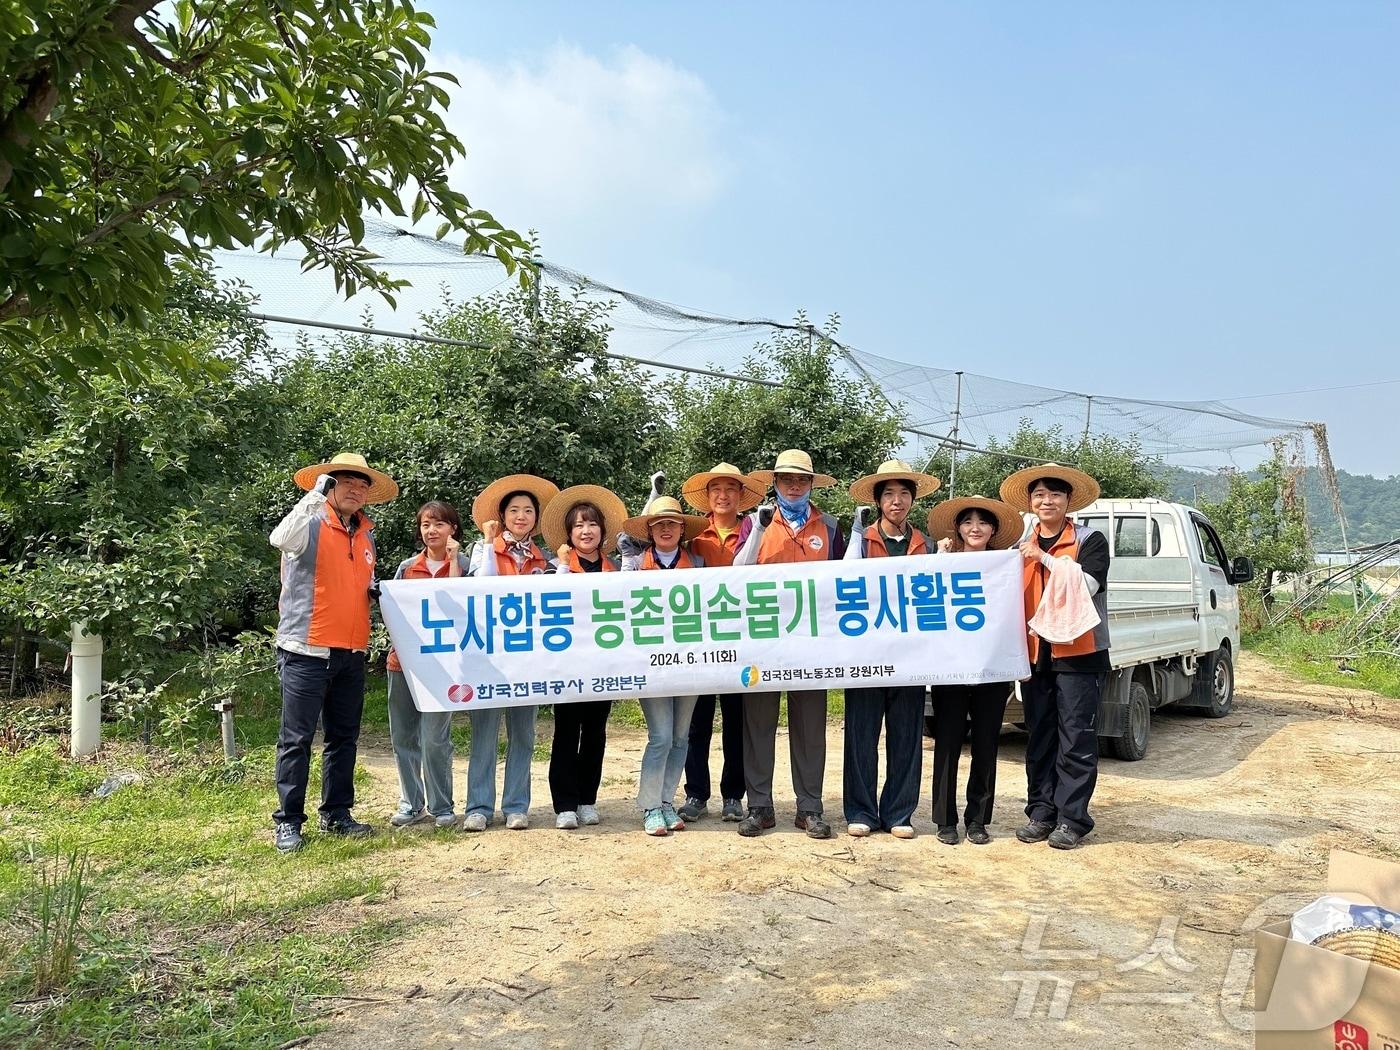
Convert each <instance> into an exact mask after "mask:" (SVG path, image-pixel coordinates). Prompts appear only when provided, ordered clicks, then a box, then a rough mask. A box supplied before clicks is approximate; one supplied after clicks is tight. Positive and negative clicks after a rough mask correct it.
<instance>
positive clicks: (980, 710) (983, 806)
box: [933, 682, 1011, 828]
mask: <svg viewBox="0 0 1400 1050" xmlns="http://www.w3.org/2000/svg"><path fill="white" fill-rule="evenodd" d="M1010 694H1011V685H1010V683H1008V682H990V683H987V684H985V685H941V686H936V687H935V688H934V690H933V822H934V823H935V824H937V825H938V826H939V827H940V828H948V827H952V828H955V827H957V826H958V762H959V760H960V759H961V758H962V749H963V739H964V738H965V737H966V736H967V723H968V719H969V718H971V720H972V740H971V746H972V765H971V768H970V769H969V770H968V773H967V808H966V809H965V810H963V823H964V824H966V825H968V826H969V827H970V826H972V825H974V824H980V825H982V826H983V827H986V826H987V825H988V824H990V823H991V822H992V802H993V801H994V798H995V796H996V788H997V743H998V741H999V739H1000V737H1001V722H1002V719H1003V718H1004V717H1005V716H1006V701H1007V699H1008V698H1009V696H1010Z"/></svg>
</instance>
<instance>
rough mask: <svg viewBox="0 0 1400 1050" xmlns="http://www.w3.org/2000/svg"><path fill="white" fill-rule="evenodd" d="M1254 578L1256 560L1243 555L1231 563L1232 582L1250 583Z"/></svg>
mask: <svg viewBox="0 0 1400 1050" xmlns="http://www.w3.org/2000/svg"><path fill="white" fill-rule="evenodd" d="M1252 579H1254V562H1252V561H1250V560H1249V559H1248V558H1246V557H1244V556H1243V555H1241V556H1240V557H1238V558H1236V559H1235V560H1234V561H1232V562H1231V563H1230V582H1231V583H1248V582H1249V581H1250V580H1252Z"/></svg>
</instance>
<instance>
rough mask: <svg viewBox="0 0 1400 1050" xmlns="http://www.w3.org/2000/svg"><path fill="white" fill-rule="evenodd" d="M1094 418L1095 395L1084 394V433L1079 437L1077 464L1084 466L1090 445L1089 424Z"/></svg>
mask: <svg viewBox="0 0 1400 1050" xmlns="http://www.w3.org/2000/svg"><path fill="white" fill-rule="evenodd" d="M1093 418H1094V395H1093V394H1085V395H1084V434H1083V435H1082V436H1081V437H1080V439H1079V462H1078V464H1076V465H1077V466H1080V467H1082V466H1084V452H1085V450H1086V449H1087V448H1088V447H1089V424H1090V423H1091V422H1092V421H1093Z"/></svg>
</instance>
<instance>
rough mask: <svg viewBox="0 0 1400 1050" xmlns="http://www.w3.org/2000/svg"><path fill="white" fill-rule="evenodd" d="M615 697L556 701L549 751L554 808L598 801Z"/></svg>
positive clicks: (566, 808)
mask: <svg viewBox="0 0 1400 1050" xmlns="http://www.w3.org/2000/svg"><path fill="white" fill-rule="evenodd" d="M611 711H612V701H611V700H580V701H578V702H577V703H572V704H555V705H554V745H553V747H551V748H550V752H549V795H550V798H551V799H552V800H553V802H554V812H556V813H568V812H570V811H572V810H576V809H578V808H579V806H596V805H597V804H598V785H599V783H601V782H602V779H603V749H604V748H605V747H607V744H608V715H609V713H611Z"/></svg>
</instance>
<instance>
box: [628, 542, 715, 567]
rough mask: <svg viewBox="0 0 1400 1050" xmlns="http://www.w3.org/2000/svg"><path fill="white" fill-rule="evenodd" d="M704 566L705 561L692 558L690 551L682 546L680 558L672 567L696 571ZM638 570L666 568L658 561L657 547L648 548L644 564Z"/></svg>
mask: <svg viewBox="0 0 1400 1050" xmlns="http://www.w3.org/2000/svg"><path fill="white" fill-rule="evenodd" d="M704 564H705V563H704V561H702V560H700V559H697V558H692V557H691V556H690V551H688V550H686V549H685V547H684V546H682V547H681V548H680V557H678V558H677V559H676V564H675V565H672V566H671V568H673V569H695V568H699V567H700V566H701V565H704ZM638 568H639V569H662V568H665V566H663V565H662V564H661V563H660V562H659V561H657V560H656V548H655V547H648V548H647V552H646V553H645V554H643V555H642V564H641V565H639V566H638Z"/></svg>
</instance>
